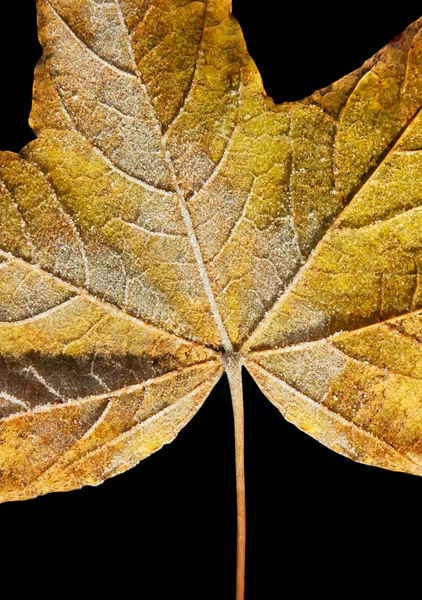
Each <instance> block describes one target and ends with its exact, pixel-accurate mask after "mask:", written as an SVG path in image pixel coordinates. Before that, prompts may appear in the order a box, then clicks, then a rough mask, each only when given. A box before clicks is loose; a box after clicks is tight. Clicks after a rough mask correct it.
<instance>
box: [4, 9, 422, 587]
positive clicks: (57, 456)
mask: <svg viewBox="0 0 422 600" xmlns="http://www.w3.org/2000/svg"><path fill="white" fill-rule="evenodd" d="M230 4H231V3H230V0H208V1H207V2H206V1H200V2H185V1H182V0H149V1H145V2H140V1H136V0H110V1H108V2H102V3H94V2H92V1H91V0H78V2H72V1H71V0H38V11H39V31H40V39H41V42H42V45H43V48H44V53H43V57H42V59H41V61H40V63H39V65H38V66H37V70H36V73H35V85H34V104H33V109H32V113H31V126H32V127H33V129H34V131H35V132H36V134H37V136H38V138H37V140H35V141H34V142H31V143H30V144H29V145H28V146H26V147H25V148H24V149H23V150H22V152H21V153H20V154H19V155H16V154H13V153H8V152H3V153H1V154H0V180H1V183H0V186H1V190H0V191H1V199H0V271H1V278H0V320H1V323H0V411H1V413H0V415H1V417H2V420H1V422H0V440H1V441H0V472H1V478H0V481H1V495H0V498H1V500H3V501H7V500H17V499H26V498H31V497H34V496H37V495H40V494H45V493H48V492H51V491H58V490H68V489H75V488H78V487H81V486H83V485H96V484H98V483H101V482H102V481H104V479H106V478H108V477H111V476H113V475H116V474H117V473H120V472H122V471H125V470H127V469H128V468H130V467H131V466H133V465H134V464H136V463H137V462H138V461H139V460H141V459H142V458H145V457H146V456H148V455H149V454H151V453H153V452H155V451H156V450H158V449H159V448H160V447H162V445H163V444H166V443H168V442H170V441H171V440H172V439H174V437H175V436H176V435H177V433H178V432H179V431H180V429H181V428H182V427H183V426H184V425H185V424H186V423H187V422H188V421H189V420H190V418H191V417H192V416H193V415H194V414H195V413H196V412H197V410H198V409H199V408H200V406H201V405H202V403H203V402H204V400H205V399H206V397H207V395H208V394H209V392H210V391H211V389H212V388H213V386H214V385H215V383H216V381H217V380H218V378H219V377H220V376H221V374H222V373H223V371H224V369H225V370H226V371H227V373H228V376H229V380H230V384H231V389H232V396H233V403H234V409H235V416H236V448H237V466H238V483H239V482H240V488H242V486H243V467H242V465H243V455H242V453H243V440H242V428H243V423H242V400H241V378H240V370H241V367H242V365H245V367H246V368H247V369H248V370H249V372H250V373H251V374H252V375H253V377H254V378H255V380H256V381H257V383H258V385H259V386H260V387H261V389H262V390H263V392H264V393H265V394H266V396H267V397H268V398H269V399H270V400H271V401H272V402H273V403H274V404H275V405H276V406H277V407H278V408H279V409H280V411H281V412H282V414H283V415H284V416H285V418H286V419H288V420H289V421H291V422H293V423H294V424H295V425H297V426H298V427H299V428H301V429H303V430H304V431H306V432H307V433H309V434H310V435H312V436H313V437H315V438H316V439H318V440H319V441H321V442H322V443H324V444H325V445H327V446H328V447H330V448H332V449H333V450H336V451H337V452H340V453H341V454H344V455H346V456H348V457H350V458H352V459H353V460H356V461H359V462H363V463H367V464H372V465H376V466H380V467H384V468H387V469H391V470H399V471H405V472H409V473H414V474H421V473H422V425H421V423H422V420H421V418H420V416H421V414H422V387H421V385H420V380H421V377H422V355H421V350H420V347H421V341H422V333H421V332H422V311H421V310H420V309H421V308H422V280H421V277H420V261H421V260H422V253H421V249H422V233H421V232H422V227H421V225H422V217H421V215H422V212H421V202H422V200H421V199H422V177H421V173H422V162H421V161H422V158H421V156H422V155H421V153H420V149H421V144H422V116H421V115H420V106H421V104H422V73H421V71H422V31H421V26H422V20H419V21H417V22H415V23H414V24H413V25H411V26H410V27H409V28H408V29H407V30H406V31H405V32H404V33H403V34H402V35H401V36H399V38H396V39H395V40H394V41H393V42H391V43H390V44H389V45H388V46H386V47H385V48H384V49H383V50H381V51H380V52H378V53H377V54H376V55H375V56H374V57H373V58H371V59H369V60H368V61H367V62H366V63H365V64H364V65H363V66H362V67H361V68H360V69H358V70H357V71H355V72H353V73H351V74H350V75H348V76H346V77H344V78H343V79H341V80H340V81H338V82H336V83H334V84H333V85H331V86H329V87H328V88H326V89H323V90H321V91H319V92H316V93H315V94H313V95H312V96H310V97H309V98H306V99H305V100H303V101H300V102H295V103H285V104H282V105H275V104H274V103H273V102H272V101H271V99H269V98H268V97H267V96H266V94H265V92H264V89H263V86H262V82H261V78H260V76H259V73H258V72H257V69H256V67H255V65H254V63H253V61H252V60H251V58H250V57H249V55H248V53H247V51H246V47H245V44H244V40H243V37H242V34H241V31H240V28H239V26H238V24H237V22H236V21H235V19H234V18H233V17H232V16H231V7H230ZM242 498H243V496H242V493H240V495H239V515H240V520H239V526H240V530H241V528H242V526H243V525H242V519H243V518H244V506H243V505H242ZM241 533H242V531H241ZM239 544H240V545H239V555H240V556H241V555H242V544H244V540H243V538H242V535H240V542H239ZM239 574H240V575H239V587H238V590H241V588H242V583H241V580H242V577H243V574H242V568H241V567H239ZM238 597H239V598H240V597H241V592H238Z"/></svg>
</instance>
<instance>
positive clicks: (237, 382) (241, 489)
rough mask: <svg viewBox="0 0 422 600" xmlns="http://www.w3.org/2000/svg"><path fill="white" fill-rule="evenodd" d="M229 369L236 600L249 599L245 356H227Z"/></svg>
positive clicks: (227, 370)
mask: <svg viewBox="0 0 422 600" xmlns="http://www.w3.org/2000/svg"><path fill="white" fill-rule="evenodd" d="M225 367H226V373H227V378H228V380H229V385H230V393H231V397H232V406H233V416H234V439H235V452H236V496H237V565H236V600H244V598H245V559H246V501H245V458H244V450H245V440H244V414H243V389H242V357H241V355H239V354H235V353H229V352H228V353H226V356H225Z"/></svg>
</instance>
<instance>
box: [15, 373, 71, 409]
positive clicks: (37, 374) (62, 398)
mask: <svg viewBox="0 0 422 600" xmlns="http://www.w3.org/2000/svg"><path fill="white" fill-rule="evenodd" d="M23 370H24V371H25V372H26V373H30V374H31V375H32V376H33V377H35V379H36V380H37V381H39V382H40V383H41V385H43V386H44V387H45V389H46V390H48V391H49V392H50V394H53V396H56V398H58V399H59V400H61V401H62V402H66V398H65V397H64V396H62V395H61V394H60V393H59V392H58V391H57V390H56V389H55V388H53V386H52V385H50V384H49V383H48V382H47V381H46V380H45V379H44V377H43V376H42V375H40V374H39V373H38V371H37V370H36V369H35V367H33V366H32V365H31V366H30V367H27V368H26V369H23Z"/></svg>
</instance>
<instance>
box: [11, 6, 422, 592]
mask: <svg viewBox="0 0 422 600" xmlns="http://www.w3.org/2000/svg"><path fill="white" fill-rule="evenodd" d="M370 4H371V3H368V2H367V3H366V5H364V8H363V9H362V7H361V8H360V9H359V8H357V5H356V4H351V5H343V7H342V10H341V11H340V12H338V9H336V12H335V14H333V13H332V10H333V9H332V8H330V7H329V6H328V5H327V3H323V4H318V6H314V7H313V8H309V7H307V8H306V9H305V7H304V5H303V3H300V2H294V3H285V2H280V1H279V0H261V1H260V2H253V1H246V0H234V14H235V15H236V16H237V18H238V19H239V21H240V23H241V25H242V27H243V31H244V33H245V37H246V41H247V44H248V47H249V50H250V52H251V54H252V56H253V58H254V59H255V61H256V62H257V64H258V67H259V69H260V71H261V73H262V75H263V80H264V85H265V88H266V90H267V92H268V93H269V94H270V95H271V96H273V97H274V98H275V100H276V101H277V102H281V101H284V100H289V101H290V100H298V99H300V98H302V97H304V96H306V95H308V94H310V93H311V92H312V91H314V90H315V89H318V88H320V87H323V86H325V85H327V84H329V83H331V82H332V81H334V80H335V79H338V78H339V77H341V76H343V75H345V74H347V73H348V72H349V71H351V70H353V69H355V68H357V67H358V66H360V64H361V63H362V62H363V61H364V60H365V59H366V58H369V57H370V56H371V55H372V54H373V53H374V52H376V51H377V50H378V49H379V48H381V47H382V46H383V45H384V44H386V43H387V42H388V41H390V40H391V39H392V38H394V37H395V36H396V35H398V34H399V33H401V31H403V29H405V27H406V26H407V25H409V24H410V23H411V22H412V21H413V20H415V19H416V18H418V17H419V16H420V14H419V12H418V10H417V8H412V7H411V6H409V4H411V3H405V2H402V3H401V4H399V5H397V4H396V5H395V7H394V10H391V11H386V12H385V13H384V14H378V11H377V10H375V9H378V8H380V7H381V6H382V4H379V3H372V4H373V8H374V11H373V13H372V12H371V11H370V10H369V9H370ZM415 4H416V3H415ZM0 15H1V16H0V28H1V32H0V60H1V70H0V73H1V79H0V81H1V83H0V86H1V91H0V115H1V116H0V122H1V127H0V149H1V150H14V151H19V150H20V149H21V147H22V146H23V145H24V144H25V143H27V142H28V141H30V140H31V139H32V138H33V134H32V132H31V130H30V128H29V127H28V125H27V118H28V113H29V109H30V103H31V86H32V73H33V68H34V65H35V63H36V61H37V59H38V57H39V54H40V48H39V46H38V43H37V38H36V26H35V0H25V2H11V1H8V2H2V3H1V8H0ZM244 379H245V410H246V465H247V508H248V555H247V600H261V599H264V600H267V599H272V598H282V597H283V598H288V599H290V598H296V597H305V598H312V597H314V596H319V595H320V594H321V595H322V596H326V595H335V596H336V597H338V598H342V597H343V596H344V595H345V594H348V593H351V594H352V596H353V597H359V596H361V595H363V596H365V597H367V596H368V595H374V597H376V598H378V597H381V596H382V595H383V594H384V593H385V590H386V589H387V590H388V591H389V592H392V591H393V588H392V587H391V586H393V585H394V584H397V583H399V585H400V590H401V591H400V593H399V594H398V595H399V597H400V598H407V597H410V591H409V590H410V586H412V585H413V584H416V585H417V584H418V581H419V574H420V563H419V559H418V554H419V546H420V543H421V542H420V540H421V537H422V535H421V534H422V525H421V505H422V502H421V501H422V480H421V479H419V478H417V477H414V476H410V475H405V474H401V473H391V472H388V471H383V470H381V469H376V468H371V467H367V466H363V465H359V464H356V463H353V462H352V461H349V460H347V459H345V458H343V457H341V456H339V455H337V454H335V453H334V452H331V451H330V450H328V449H326V448H325V447H323V446H322V445H320V444H319V443H317V442H316V441H314V440H312V439H311V438H310V437H308V436H306V435H305V434H303V433H302V432H300V431H299V430H297V429H296V428H295V427H293V426H292V425H290V424H288V423H286V422H285V421H284V420H283V418H282V417H281V416H280V414H279V413H278V411H277V410H276V409H275V408H274V407H273V406H272V405H271V404H270V403H269V402H268V401H267V400H266V399H265V397H264V396H263V395H262V394H261V392H260V391H259V390H258V388H257V387H256V385H255V384H254V383H253V381H252V380H251V378H250V377H249V375H248V374H247V373H245V374H244ZM234 481H235V480H234V457H233V433H232V416H231V406H230V397H229V393H228V386H227V381H226V379H225V377H224V378H223V379H222V380H221V381H220V382H219V384H218V385H217V386H216V388H215V389H214V391H213V392H212V394H211V396H210V397H209V398H208V400H207V401H206V403H205V405H204V407H203V408H202V409H201V410H200V412H199V413H198V415H197V416H196V417H195V418H194V419H193V420H192V421H191V423H189V425H188V426H187V427H186V428H185V429H184V430H183V431H182V433H181V434H180V435H179V436H178V438H177V439H176V440H175V441H174V442H173V443H172V444H171V445H169V446H166V447H165V448H164V449H163V450H161V451H159V452H158V453H157V454H155V455H153V456H152V457H150V458H148V459H147V460H145V461H144V462H143V463H141V464H140V465H138V466H137V467H136V468H134V469H132V470H131V471H129V472H127V473H125V474H123V475H119V476H118V477H116V478H114V479H112V480H108V481H107V482H106V483H104V484H103V485H102V486H100V487H98V488H85V489H82V490H79V491H75V492H69V493H66V494H51V495H49V496H46V497H42V498H37V499H35V500H30V501H27V502H24V503H9V504H4V505H2V506H0V535H1V546H0V549H1V550H0V552H1V554H2V555H3V556H2V561H0V564H1V565H2V567H1V569H2V578H1V581H2V584H1V585H2V586H4V585H7V584H8V583H12V584H13V585H14V586H15V588H16V589H17V590H20V589H23V588H21V586H22V585H23V584H24V583H26V584H29V585H30V587H31V593H33V594H38V593H42V594H44V595H50V594H51V595H53V594H54V595H55V596H56V595H57V596H58V597H61V596H62V595H63V594H64V593H65V592H66V593H69V594H71V595H76V594H77V595H78V596H81V597H82V598H84V597H86V596H87V595H88V594H89V593H92V595H93V596H94V597H98V596H100V595H102V594H105V593H107V594H110V595H112V594H114V595H116V596H117V597H118V598H127V597H130V596H132V595H134V596H135V597H136V598H141V599H146V600H149V599H150V598H151V599H154V600H161V599H164V598H173V597H175V598H179V597H180V598H184V599H190V598H195V599H198V600H202V599H204V598H215V599H222V600H225V599H228V600H234V573H235V483H234ZM412 544H416V548H412V546H411V545H412ZM14 569H17V571H18V572H19V573H20V575H19V578H18V579H17V578H16V572H15V570H14ZM57 577H58V581H59V582H60V583H59V584H58V583H57V579H56V578H57ZM116 586H117V588H116ZM291 586H294V588H293V589H292V588H291ZM113 589H114V592H113ZM415 593H416V596H419V594H420V592H419V591H418V587H417V588H416V592H415ZM388 595H389V597H391V595H390V593H389V594H388ZM412 595H413V594H412Z"/></svg>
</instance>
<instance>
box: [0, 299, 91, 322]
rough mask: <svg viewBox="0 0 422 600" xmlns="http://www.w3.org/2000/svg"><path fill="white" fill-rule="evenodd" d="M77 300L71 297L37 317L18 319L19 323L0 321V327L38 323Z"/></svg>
mask: <svg viewBox="0 0 422 600" xmlns="http://www.w3.org/2000/svg"><path fill="white" fill-rule="evenodd" d="M78 299H79V296H72V298H69V300H65V301H64V302H61V303H60V304H58V305H57V306H53V307H52V308H49V309H48V310H44V311H43V312H41V313H38V314H37V315H34V316H33V317H28V318H27V319H20V320H19V321H0V327H14V326H20V325H26V324H27V323H34V322H35V321H40V320H42V319H45V318H47V317H49V316H50V315H54V314H55V313H56V312H59V311H60V310H61V309H62V308H64V307H65V306H68V305H69V304H73V302H75V301H76V300H78Z"/></svg>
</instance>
